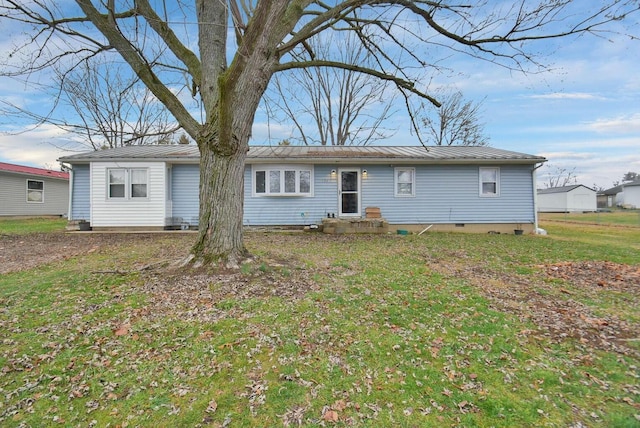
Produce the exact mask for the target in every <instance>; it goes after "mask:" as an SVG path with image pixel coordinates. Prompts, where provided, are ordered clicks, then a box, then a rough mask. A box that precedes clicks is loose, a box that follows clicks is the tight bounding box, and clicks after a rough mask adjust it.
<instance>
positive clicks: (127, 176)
mask: <svg viewBox="0 0 640 428" xmlns="http://www.w3.org/2000/svg"><path fill="white" fill-rule="evenodd" d="M107 181H108V183H107V192H108V198H109V199H138V198H146V197H147V194H148V186H149V173H148V170H147V169H146V168H110V169H109V170H108V171H107Z"/></svg>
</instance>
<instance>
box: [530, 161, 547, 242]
mask: <svg viewBox="0 0 640 428" xmlns="http://www.w3.org/2000/svg"><path fill="white" fill-rule="evenodd" d="M542 165H544V162H541V163H540V165H537V166H534V167H533V169H532V170H531V180H532V184H533V228H534V229H533V231H534V233H535V234H536V235H537V234H538V185H537V184H536V183H537V181H536V171H537V170H538V168H540V167H541V166H542Z"/></svg>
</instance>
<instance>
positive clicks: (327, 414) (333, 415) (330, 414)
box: [322, 410, 339, 422]
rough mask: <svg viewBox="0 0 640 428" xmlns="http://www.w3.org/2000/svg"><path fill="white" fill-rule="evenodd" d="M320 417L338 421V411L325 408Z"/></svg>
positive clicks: (328, 420) (329, 420)
mask: <svg viewBox="0 0 640 428" xmlns="http://www.w3.org/2000/svg"><path fill="white" fill-rule="evenodd" d="M322 419H323V420H325V421H327V422H338V419H339V418H338V412H336V411H335V410H327V411H326V412H324V415H322Z"/></svg>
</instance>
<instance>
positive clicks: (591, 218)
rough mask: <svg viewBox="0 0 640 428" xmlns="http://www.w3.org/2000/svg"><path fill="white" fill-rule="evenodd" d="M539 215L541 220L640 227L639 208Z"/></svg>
mask: <svg viewBox="0 0 640 428" xmlns="http://www.w3.org/2000/svg"><path fill="white" fill-rule="evenodd" d="M539 216H540V220H541V221H560V222H577V223H589V224H602V225H617V226H630V227H640V210H610V211H598V212H589V213H540V215H539Z"/></svg>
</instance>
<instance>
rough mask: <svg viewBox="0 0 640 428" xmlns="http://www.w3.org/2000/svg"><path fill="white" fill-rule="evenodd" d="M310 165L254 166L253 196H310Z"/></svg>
mask: <svg viewBox="0 0 640 428" xmlns="http://www.w3.org/2000/svg"><path fill="white" fill-rule="evenodd" d="M311 172H312V169H311V167H304V166H299V167H293V166H291V167H289V166H287V167H280V166H273V167H272V166H269V167H262V166H259V167H258V166H256V167H254V169H253V178H254V180H253V182H254V184H253V193H254V195H255V196H311V193H312V186H311V183H312V180H311Z"/></svg>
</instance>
